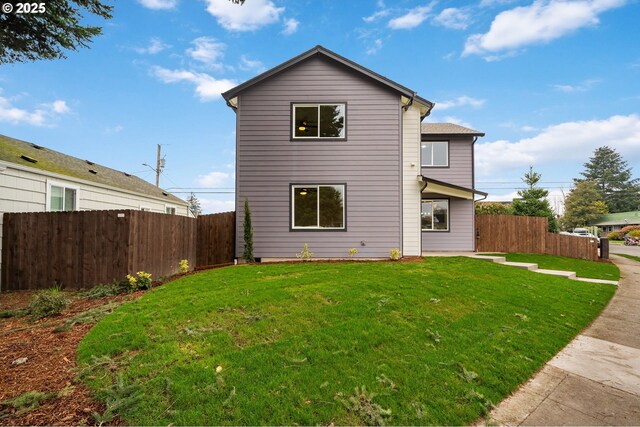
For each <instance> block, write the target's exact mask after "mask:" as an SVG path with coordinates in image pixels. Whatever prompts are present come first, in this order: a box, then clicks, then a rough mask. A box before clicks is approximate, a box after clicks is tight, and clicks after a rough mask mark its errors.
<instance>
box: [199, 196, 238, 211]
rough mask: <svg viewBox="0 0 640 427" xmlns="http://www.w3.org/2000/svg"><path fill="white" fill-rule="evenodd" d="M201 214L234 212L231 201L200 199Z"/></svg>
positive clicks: (233, 203) (233, 204)
mask: <svg viewBox="0 0 640 427" xmlns="http://www.w3.org/2000/svg"><path fill="white" fill-rule="evenodd" d="M200 206H201V207H202V213H203V214H212V213H219V212H232V211H235V210H236V208H235V202H234V201H233V200H216V199H200Z"/></svg>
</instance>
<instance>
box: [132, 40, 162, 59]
mask: <svg viewBox="0 0 640 427" xmlns="http://www.w3.org/2000/svg"><path fill="white" fill-rule="evenodd" d="M170 47H171V46H170V45H168V44H165V43H162V40H160V39H159V38H158V37H153V38H151V40H150V41H149V46H146V47H136V48H134V49H133V50H135V51H136V52H138V53H141V54H147V55H155V54H157V53H160V52H162V51H163V50H165V49H168V48H170Z"/></svg>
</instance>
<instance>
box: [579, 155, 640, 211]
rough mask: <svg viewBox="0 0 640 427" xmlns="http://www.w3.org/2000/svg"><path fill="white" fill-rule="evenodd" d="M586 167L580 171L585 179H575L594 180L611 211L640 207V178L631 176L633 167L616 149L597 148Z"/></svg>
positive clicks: (631, 209) (630, 209)
mask: <svg viewBox="0 0 640 427" xmlns="http://www.w3.org/2000/svg"><path fill="white" fill-rule="evenodd" d="M584 167H585V170H584V172H580V174H581V175H582V176H583V177H584V179H575V180H574V181H575V182H576V183H578V182H581V181H584V180H591V181H594V182H595V183H596V185H597V186H598V189H599V191H600V194H601V195H602V199H603V200H604V202H605V203H606V204H607V207H608V208H609V212H611V213H615V212H627V211H633V210H636V209H637V208H638V206H639V205H640V185H639V183H640V180H639V179H637V178H636V179H632V178H631V177H632V175H631V167H629V165H628V163H627V161H626V160H624V159H623V158H622V156H620V154H618V153H617V152H616V150H614V149H612V148H610V147H607V146H604V147H599V148H596V150H595V151H594V152H593V157H591V158H590V159H589V161H588V162H587V163H585V164H584Z"/></svg>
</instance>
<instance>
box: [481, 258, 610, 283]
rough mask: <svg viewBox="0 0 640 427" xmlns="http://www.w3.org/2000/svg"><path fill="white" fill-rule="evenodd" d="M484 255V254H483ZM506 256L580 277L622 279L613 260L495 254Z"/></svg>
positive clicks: (509, 259)
mask: <svg viewBox="0 0 640 427" xmlns="http://www.w3.org/2000/svg"><path fill="white" fill-rule="evenodd" d="M483 255H484V254H483ZM494 255H496V256H504V257H506V258H507V261H512V262H530V263H535V264H538V267H539V268H544V269H548V270H565V271H575V273H576V276H578V277H587V278H590V279H604V280H620V270H618V267H616V265H615V264H613V263H611V262H600V261H588V260H585V259H576V258H568V257H562V256H555V255H545V254H519V253H512V254H494Z"/></svg>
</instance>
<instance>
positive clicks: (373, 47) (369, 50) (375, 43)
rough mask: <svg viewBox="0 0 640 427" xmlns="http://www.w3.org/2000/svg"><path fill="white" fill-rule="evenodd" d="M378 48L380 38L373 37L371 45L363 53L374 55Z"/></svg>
mask: <svg viewBox="0 0 640 427" xmlns="http://www.w3.org/2000/svg"><path fill="white" fill-rule="evenodd" d="M380 49H382V39H375V40H374V41H373V45H371V46H369V47H368V48H367V50H366V52H365V53H366V54H367V55H374V54H376V53H378V51H379V50H380Z"/></svg>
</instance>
